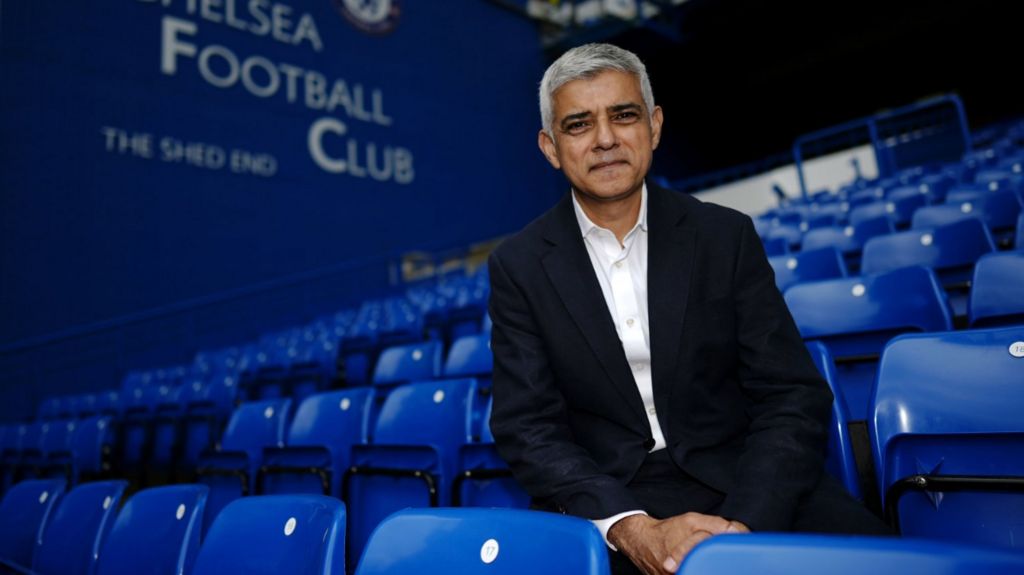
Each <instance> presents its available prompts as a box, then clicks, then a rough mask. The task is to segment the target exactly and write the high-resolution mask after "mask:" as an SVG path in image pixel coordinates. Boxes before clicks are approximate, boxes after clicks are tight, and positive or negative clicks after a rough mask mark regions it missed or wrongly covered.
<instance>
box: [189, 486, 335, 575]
mask: <svg viewBox="0 0 1024 575" xmlns="http://www.w3.org/2000/svg"><path fill="white" fill-rule="evenodd" d="M225 573H245V574H246V575H279V574H281V573H288V574H289V575H343V574H344V573H345V505H344V504H343V503H342V502H341V501H339V500H338V499H335V498H333V497H327V496H323V495H258V496H253V497H246V498H243V499H238V500H236V501H234V502H232V503H231V504H230V505H228V506H227V507H225V508H224V510H223V511H221V513H220V514H219V515H218V516H217V520H216V521H214V523H213V526H212V527H211V528H210V530H209V531H208V532H207V534H206V537H205V538H204V540H203V545H202V548H201V549H200V550H199V556H198V558H197V559H196V563H195V567H194V568H193V570H192V575H222V574H225Z"/></svg>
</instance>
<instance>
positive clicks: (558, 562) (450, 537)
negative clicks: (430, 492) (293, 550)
mask: <svg viewBox="0 0 1024 575" xmlns="http://www.w3.org/2000/svg"><path fill="white" fill-rule="evenodd" d="M402 573H420V574H422V575H434V574H438V575H440V574H448V573H460V574H464V575H473V574H480V575H522V574H525V573H529V574H531V575H556V574H558V575H561V574H564V573H579V574H586V575H608V574H609V573H610V570H609V566H608V552H607V547H606V546H605V543H604V540H603V539H602V538H601V534H600V533H599V532H598V530H597V528H596V527H594V525H593V524H592V523H590V522H589V521H586V520H583V519H580V518H578V517H570V516H566V515H558V514H554V513H545V512H541V511H524V510H518V509H407V510H404V511H400V512H398V513H395V514H394V515H392V516H391V517H388V518H387V520H386V521H384V523H382V524H381V526H380V528H378V529H377V531H375V532H374V534H373V538H372V539H371V540H370V542H369V545H368V546H367V548H366V553H365V554H364V556H363V558H362V560H361V561H360V562H359V568H358V569H357V570H356V575H399V574H402Z"/></svg>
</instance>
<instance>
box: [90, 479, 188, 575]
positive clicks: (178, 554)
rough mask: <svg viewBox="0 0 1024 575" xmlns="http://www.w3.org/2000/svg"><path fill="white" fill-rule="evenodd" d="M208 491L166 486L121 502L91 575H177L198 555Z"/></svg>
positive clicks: (184, 486)
mask: <svg viewBox="0 0 1024 575" xmlns="http://www.w3.org/2000/svg"><path fill="white" fill-rule="evenodd" d="M206 495H207V488H206V486H204V485H171V486H165V487H153V488H150V489H146V490H143V491H139V492H138V493H136V494H135V495H134V496H132V498H131V499H129V500H128V502H127V503H125V505H124V508H122V509H121V512H120V513H119V514H118V516H117V521H116V522H115V523H114V526H113V528H112V529H111V530H110V533H109V534H108V535H107V538H106V542H105V543H104V544H103V549H102V551H100V554H99V563H98V564H97V567H96V575H139V574H141V573H147V574H150V575H182V574H185V573H191V571H192V564H193V563H194V562H195V559H196V555H197V554H198V553H199V536H200V531H201V530H202V525H203V510H204V508H205V505H206Z"/></svg>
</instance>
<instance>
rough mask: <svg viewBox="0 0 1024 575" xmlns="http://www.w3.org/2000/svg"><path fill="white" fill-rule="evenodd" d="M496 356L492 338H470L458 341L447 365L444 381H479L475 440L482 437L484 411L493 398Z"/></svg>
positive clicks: (475, 401) (449, 354)
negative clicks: (493, 372) (472, 379)
mask: <svg viewBox="0 0 1024 575" xmlns="http://www.w3.org/2000/svg"><path fill="white" fill-rule="evenodd" d="M492 371H494V354H492V353H491V334H490V333H489V332H488V333H482V334H478V335H467V336H463V337H460V338H459V339H457V340H455V342H454V343H453V344H452V347H451V350H450V351H449V352H448V358H447V359H446V360H445V362H444V377H446V378H449V379H459V378H466V377H472V378H474V379H476V390H477V397H476V398H475V399H474V401H473V438H474V439H477V438H479V437H480V436H481V433H482V430H481V426H483V422H485V421H487V420H486V419H485V417H484V410H485V409H486V408H487V405H488V403H489V402H488V401H487V398H488V397H490V394H491V372H492Z"/></svg>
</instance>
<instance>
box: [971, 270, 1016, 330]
mask: <svg viewBox="0 0 1024 575" xmlns="http://www.w3.org/2000/svg"><path fill="white" fill-rule="evenodd" d="M971 283H972V287H971V299H970V304H969V306H968V307H969V310H968V311H969V313H968V316H969V318H970V326H971V327H986V326H996V325H1024V251H1013V252H1000V253H995V254H986V255H984V256H982V257H981V259H979V260H978V263H977V264H976V265H975V266H974V278H973V279H972V282H971Z"/></svg>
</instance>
